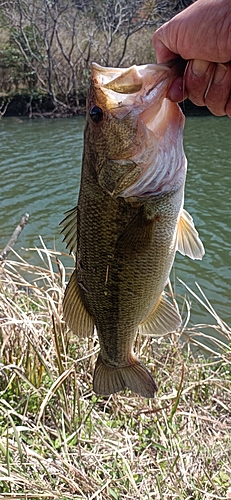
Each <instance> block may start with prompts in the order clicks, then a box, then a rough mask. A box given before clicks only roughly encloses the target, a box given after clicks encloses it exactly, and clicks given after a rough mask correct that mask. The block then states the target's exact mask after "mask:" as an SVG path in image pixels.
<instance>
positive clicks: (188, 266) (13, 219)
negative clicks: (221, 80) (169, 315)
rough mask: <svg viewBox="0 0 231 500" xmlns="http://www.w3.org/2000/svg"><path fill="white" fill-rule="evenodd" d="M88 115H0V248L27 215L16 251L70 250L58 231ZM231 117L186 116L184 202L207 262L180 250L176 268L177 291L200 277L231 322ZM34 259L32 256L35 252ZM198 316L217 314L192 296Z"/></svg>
mask: <svg viewBox="0 0 231 500" xmlns="http://www.w3.org/2000/svg"><path fill="white" fill-rule="evenodd" d="M84 123H85V118H84V117H78V118H70V119H60V120H59V119H57V120H42V119H38V120H19V119H17V118H4V119H3V120H1V121H0V147H1V149H0V151H1V163H0V173H1V233H0V249H2V248H3V247H4V245H5V244H6V243H7V241H8V239H9V237H10V236H11V234H12V232H13V230H14V228H15V226H16V225H17V224H18V222H19V220H20V219H21V216H22V215H23V214H24V213H25V212H28V213H29V214H30V218H29V223H28V224H27V226H26V227H25V229H24V230H23V232H22V233H21V235H20V238H19V239H18V241H17V244H16V246H15V249H16V250H17V251H20V253H22V254H23V256H24V257H26V258H27V259H29V260H30V259H32V256H31V254H30V252H25V250H20V248H21V247H27V248H28V247H34V246H41V244H40V240H39V235H41V236H42V238H43V240H44V242H45V243H46V245H47V246H48V247H49V248H54V246H55V247H56V249H58V250H64V245H63V243H62V238H61V236H60V234H59V222H60V220H61V219H62V218H63V213H64V212H65V211H66V210H68V209H69V208H71V207H73V206H74V205H75V204H76V201H77V194H78V189H79V182H80V170H81V156H82V148H83V129H84ZM230 135H231V121H230V119H228V118H226V117H225V118H216V117H212V116H207V117H187V119H186V127H185V134H184V138H185V139H184V143H185V151H186V155H187V157H188V163H189V167H188V176H187V184H186V192H185V208H186V209H187V210H188V211H189V212H190V213H191V215H192V216H193V218H194V221H195V224H196V227H197V229H198V231H199V233H200V236H201V239H202V241H203V243H204V246H205V250H206V254H205V257H204V258H203V260H202V261H201V262H200V261H196V262H193V261H191V260H190V259H188V258H187V257H182V256H181V255H179V254H177V256H176V261H175V264H174V269H173V273H172V278H173V283H174V287H175V290H176V292H177V293H181V294H184V293H185V289H184V287H183V286H182V285H181V284H180V283H179V282H178V279H177V278H178V277H179V278H180V279H181V280H183V281H184V282H186V283H187V285H188V286H190V287H191V288H192V289H193V290H196V286H195V282H196V281H197V282H198V283H199V285H200V286H201V287H202V289H203V291H204V292H205V294H206V295H207V297H208V298H209V300H210V301H211V303H212V305H213V307H214V308H215V310H216V311H217V313H218V314H219V315H220V316H221V317H222V319H223V320H224V321H226V322H228V323H231V311H230V299H231V290H230V283H231V265H230V264H231V217H230V211H231V160H230V158H231V141H230ZM33 258H34V257H33ZM192 320H193V321H196V322H199V323H202V322H205V321H206V322H210V321H211V317H209V315H208V313H207V312H206V311H205V310H204V309H203V308H202V307H201V306H199V305H198V303H197V301H196V300H194V299H193V298H192Z"/></svg>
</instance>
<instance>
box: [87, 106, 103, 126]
mask: <svg viewBox="0 0 231 500" xmlns="http://www.w3.org/2000/svg"><path fill="white" fill-rule="evenodd" d="M89 115H90V117H91V119H92V121H93V122H94V123H99V122H101V120H102V119H103V111H102V109H101V108H98V106H93V108H91V109H90V111H89Z"/></svg>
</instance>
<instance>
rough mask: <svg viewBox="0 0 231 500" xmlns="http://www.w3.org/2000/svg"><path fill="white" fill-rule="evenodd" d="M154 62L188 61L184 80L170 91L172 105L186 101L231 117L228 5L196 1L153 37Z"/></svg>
mask: <svg viewBox="0 0 231 500" xmlns="http://www.w3.org/2000/svg"><path fill="white" fill-rule="evenodd" d="M153 42H154V47H155V50H156V56H157V62H159V63H165V62H168V61H170V60H172V59H176V57H177V56H178V57H179V56H180V57H182V58H183V59H186V60H188V61H189V62H188V64H187V66H186V69H185V73H184V77H178V78H177V79H176V80H175V81H174V82H173V84H172V86H171V88H170V89H169V93H168V97H169V98H170V99H171V100H172V101H178V102H179V101H181V100H183V99H185V98H186V97H189V99H190V100H191V101H192V102H194V103H195V104H197V105H198V106H204V105H205V106H207V107H208V108H209V109H210V111H211V112H212V113H213V114H215V115H218V116H222V115H225V114H227V115H228V116H230V117H231V99H230V97H229V96H230V92H231V63H230V62H229V61H230V60H231V2H230V0H197V1H196V2H195V3H194V4H192V5H191V6H190V7H188V8H187V9H185V10H184V11H182V12H181V13H180V14H178V15H177V16H175V17H174V18H173V19H171V20H170V21H169V22H168V23H166V24H164V25H163V26H161V28H159V29H158V30H157V31H156V33H155V34H154V36H153Z"/></svg>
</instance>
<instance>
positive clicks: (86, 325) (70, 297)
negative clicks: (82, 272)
mask: <svg viewBox="0 0 231 500" xmlns="http://www.w3.org/2000/svg"><path fill="white" fill-rule="evenodd" d="M63 315H64V319H65V321H66V322H67V324H68V326H69V328H70V329H71V330H72V331H73V332H74V333H75V334H76V335H78V336H79V337H88V336H89V337H90V336H91V335H92V334H93V330H94V321H93V319H92V317H91V316H90V314H89V313H88V311H87V310H86V308H85V306H84V304H83V302H82V299H81V297H80V295H79V289H78V283H77V275H76V270H75V271H74V272H73V273H72V275H71V278H70V281H69V283H68V285H67V288H66V290H65V294H64V299H63Z"/></svg>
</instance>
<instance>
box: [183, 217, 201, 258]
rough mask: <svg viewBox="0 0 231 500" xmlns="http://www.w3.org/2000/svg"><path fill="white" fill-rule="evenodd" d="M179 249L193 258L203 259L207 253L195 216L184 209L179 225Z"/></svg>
mask: <svg viewBox="0 0 231 500" xmlns="http://www.w3.org/2000/svg"><path fill="white" fill-rule="evenodd" d="M177 250H178V252H180V253H181V254H182V255H187V256H188V257H190V259H193V260H194V259H198V260H201V259H202V257H203V255H204V253H205V250H204V246H203V243H202V242H201V240H200V238H199V234H198V232H197V230H196V228H195V226H194V222H193V218H192V217H191V215H190V214H189V213H188V212H187V211H186V210H184V209H183V210H182V212H181V216H180V220H179V222H178V227H177Z"/></svg>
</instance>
